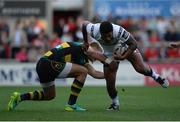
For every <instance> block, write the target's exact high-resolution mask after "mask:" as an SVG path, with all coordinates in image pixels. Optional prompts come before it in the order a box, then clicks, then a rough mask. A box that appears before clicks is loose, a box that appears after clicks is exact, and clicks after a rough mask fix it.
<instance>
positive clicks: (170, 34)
mask: <svg viewBox="0 0 180 122" xmlns="http://www.w3.org/2000/svg"><path fill="white" fill-rule="evenodd" d="M164 39H165V40H166V41H178V40H180V33H179V32H178V31H177V30H176V28H175V27H173V26H172V27H169V28H168V30H167V32H166V33H165V35H164Z"/></svg>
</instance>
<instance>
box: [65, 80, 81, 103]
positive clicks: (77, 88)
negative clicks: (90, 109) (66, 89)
mask: <svg viewBox="0 0 180 122" xmlns="http://www.w3.org/2000/svg"><path fill="white" fill-rule="evenodd" d="M83 85H84V84H83V83H81V82H80V81H78V80H77V79H75V80H74V82H73V84H72V85H71V94H70V97H69V102H68V104H69V105H73V104H75V103H76V100H77V97H78V96H79V93H80V92H81V89H82V87H83Z"/></svg>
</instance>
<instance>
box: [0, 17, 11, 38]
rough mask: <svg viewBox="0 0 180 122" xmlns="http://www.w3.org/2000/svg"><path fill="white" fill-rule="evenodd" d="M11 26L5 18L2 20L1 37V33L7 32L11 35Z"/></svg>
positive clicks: (0, 22) (0, 23)
mask: <svg viewBox="0 0 180 122" xmlns="http://www.w3.org/2000/svg"><path fill="white" fill-rule="evenodd" d="M9 30H10V29H9V25H8V24H7V21H6V19H5V18H2V17H1V18H0V35H1V32H6V33H7V34H8V35H9Z"/></svg>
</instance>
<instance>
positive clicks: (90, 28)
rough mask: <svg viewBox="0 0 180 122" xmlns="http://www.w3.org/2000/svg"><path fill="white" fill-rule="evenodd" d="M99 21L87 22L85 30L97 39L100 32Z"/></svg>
mask: <svg viewBox="0 0 180 122" xmlns="http://www.w3.org/2000/svg"><path fill="white" fill-rule="evenodd" d="M99 27H100V23H96V24H93V23H89V24H87V27H86V30H87V33H88V34H90V36H91V37H92V38H95V39H98V38H100V32H99Z"/></svg>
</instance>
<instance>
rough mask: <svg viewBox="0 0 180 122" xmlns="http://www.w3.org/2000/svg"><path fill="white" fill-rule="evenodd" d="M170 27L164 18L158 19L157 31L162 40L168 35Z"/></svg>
mask: <svg viewBox="0 0 180 122" xmlns="http://www.w3.org/2000/svg"><path fill="white" fill-rule="evenodd" d="M168 26H169V22H168V21H167V19H165V18H164V17H162V16H159V17H157V31H158V34H159V36H160V38H161V39H163V35H164V34H165V33H166V29H167V28H168Z"/></svg>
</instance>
